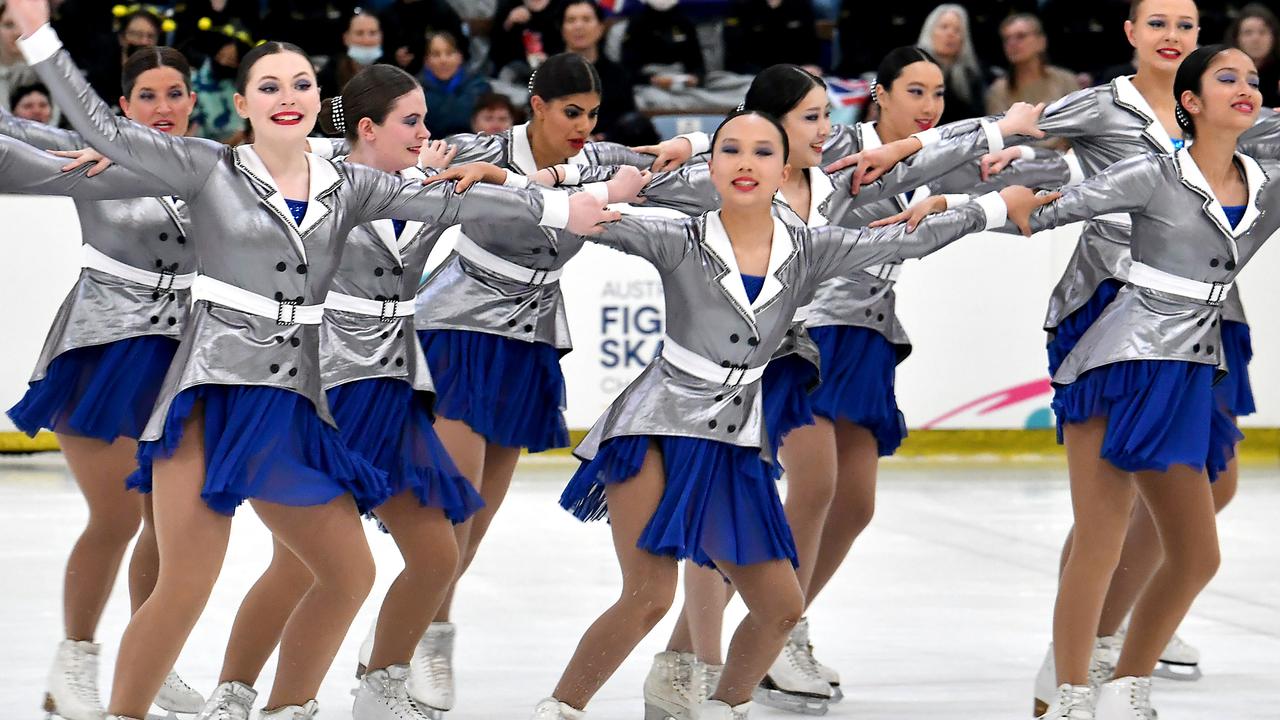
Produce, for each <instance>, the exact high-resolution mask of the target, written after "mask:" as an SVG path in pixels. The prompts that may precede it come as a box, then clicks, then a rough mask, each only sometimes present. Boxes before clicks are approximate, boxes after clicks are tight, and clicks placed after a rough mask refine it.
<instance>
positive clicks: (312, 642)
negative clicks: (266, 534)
mask: <svg viewBox="0 0 1280 720" xmlns="http://www.w3.org/2000/svg"><path fill="white" fill-rule="evenodd" d="M253 509H254V511H255V512H257V514H258V517H259V518H261V519H262V522H263V524H265V525H266V526H267V528H269V529H270V530H271V534H272V535H274V536H275V537H277V538H279V540H280V542H281V543H282V544H283V545H284V546H285V547H287V548H288V549H289V550H291V551H292V552H293V554H294V555H296V556H297V557H298V559H299V560H301V561H302V563H303V565H305V566H306V567H307V569H309V570H310V571H311V574H312V576H313V577H314V581H313V582H312V584H311V587H310V588H309V589H308V590H307V593H306V595H304V596H303V597H302V600H301V601H299V602H298V605H297V607H296V608H295V609H294V611H293V613H292V614H291V615H290V616H289V620H288V622H286V623H285V627H284V633H283V634H282V635H281V637H280V661H279V664H278V666H277V667H276V676H275V680H274V681H273V682H272V686H271V697H270V698H269V699H268V701H267V704H266V707H267V708H268V709H275V708H280V707H284V706H288V705H303V704H305V703H306V702H308V701H309V700H312V699H314V698H315V697H316V695H317V693H318V692H319V690H320V684H321V682H322V681H323V680H324V676H325V673H327V672H328V671H329V666H330V665H331V664H332V663H333V658H334V656H335V655H336V654H337V652H338V646H339V645H341V644H342V639H343V638H344V637H346V634H347V630H348V628H350V626H351V621H352V620H353V619H354V618H355V616H356V612H358V611H359V610H360V606H361V605H362V604H363V603H364V600H365V598H366V597H368V595H369V590H370V589H371V588H372V587H373V579H374V564H373V556H372V555H371V554H370V552H369V545H368V543H367V542H365V536H364V527H363V526H362V525H361V521H360V514H359V512H358V511H357V510H356V505H355V501H354V500H353V499H352V498H351V496H350V495H343V496H341V497H338V498H336V499H334V500H333V501H331V502H329V503H328V504H326V505H319V506H313V507H290V506H287V505H279V504H276V503H270V502H264V501H257V500H255V501H253Z"/></svg>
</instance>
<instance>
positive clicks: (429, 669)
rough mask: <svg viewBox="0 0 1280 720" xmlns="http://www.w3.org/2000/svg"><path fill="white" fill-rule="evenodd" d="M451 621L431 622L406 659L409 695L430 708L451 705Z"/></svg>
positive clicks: (452, 691) (452, 697) (444, 709)
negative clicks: (407, 659)
mask: <svg viewBox="0 0 1280 720" xmlns="http://www.w3.org/2000/svg"><path fill="white" fill-rule="evenodd" d="M454 635H455V628H454V625H453V623H449V622H433V623H431V626H430V627H428V628H427V632H426V634H424V635H423V636H422V639H421V640H419V641H418V647H417V648H415V649H414V651H413V660H412V662H410V663H409V683H408V687H409V696H410V697H412V698H413V699H414V700H417V701H418V702H419V703H420V704H422V705H425V706H426V707H427V708H429V709H432V710H441V711H449V710H452V709H453V702H454V686H453V638H454Z"/></svg>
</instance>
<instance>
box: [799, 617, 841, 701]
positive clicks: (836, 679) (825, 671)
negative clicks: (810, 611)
mask: <svg viewBox="0 0 1280 720" xmlns="http://www.w3.org/2000/svg"><path fill="white" fill-rule="evenodd" d="M791 640H792V641H793V642H795V643H796V644H797V645H799V646H800V649H801V650H802V651H803V652H804V656H805V660H806V661H807V662H808V663H809V664H810V665H812V666H813V669H814V670H815V671H816V672H817V673H818V677H820V678H822V679H823V680H825V681H826V682H827V684H828V685H830V686H831V702H833V703H838V702H840V701H841V700H843V699H844V691H843V690H841V689H840V673H838V672H836V671H835V670H833V669H831V668H829V667H827V666H826V665H823V664H822V663H820V662H818V659H817V658H815V657H814V656H813V642H812V641H811V640H810V639H809V618H800V622H799V623H796V627H795V629H794V630H792V631H791Z"/></svg>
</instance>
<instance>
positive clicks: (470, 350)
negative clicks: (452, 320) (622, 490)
mask: <svg viewBox="0 0 1280 720" xmlns="http://www.w3.org/2000/svg"><path fill="white" fill-rule="evenodd" d="M418 339H419V341H420V342H421V343H422V349H423V351H424V352H425V353H426V356H427V364H428V365H429V366H430V368H431V377H432V379H433V380H434V381H435V385H436V407H435V412H436V414H437V415H439V416H441V417H446V418H449V419H450V420H460V421H462V422H465V423H466V424H467V425H468V426H469V427H470V428H471V429H472V430H474V431H476V432H477V433H479V434H480V435H482V436H483V437H484V439H485V440H487V441H489V442H491V443H495V444H497V445H505V446H507V447H523V448H528V449H529V451H530V452H541V451H542V450H549V449H551V448H561V447H568V446H569V428H568V426H567V425H566V424H565V420H564V406H565V389H564V373H563V372H561V370H560V352H559V351H558V350H556V348H554V347H552V346H551V345H548V344H546V343H539V342H525V341H523V340H513V339H511V338H505V337H502V336H501V335H493V334H491V333H484V332H476V331H470V330H421V331H419V332H418Z"/></svg>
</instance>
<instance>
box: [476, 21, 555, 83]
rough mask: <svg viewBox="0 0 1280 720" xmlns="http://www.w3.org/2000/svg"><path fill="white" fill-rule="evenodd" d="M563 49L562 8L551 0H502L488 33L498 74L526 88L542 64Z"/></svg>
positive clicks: (493, 61) (490, 55)
mask: <svg viewBox="0 0 1280 720" xmlns="http://www.w3.org/2000/svg"><path fill="white" fill-rule="evenodd" d="M563 49H564V48H563V45H562V43H561V40H560V9H559V8H558V7H555V6H554V4H553V3H552V0H499V2H498V7H497V10H495V11H494V13H493V24H492V26H491V28H490V31H489V61H490V62H491V63H493V72H494V74H495V75H498V76H500V77H502V78H503V79H505V80H508V81H510V82H514V83H516V84H519V85H523V84H525V83H526V82H528V80H529V75H530V73H532V72H533V70H534V69H536V68H537V66H538V64H539V63H541V62H542V61H543V60H545V59H547V58H548V57H550V56H552V55H555V54H556V53H558V52H561V51H563Z"/></svg>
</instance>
